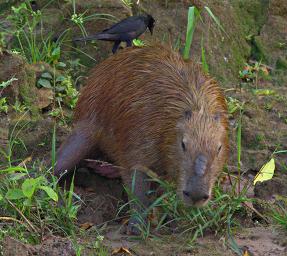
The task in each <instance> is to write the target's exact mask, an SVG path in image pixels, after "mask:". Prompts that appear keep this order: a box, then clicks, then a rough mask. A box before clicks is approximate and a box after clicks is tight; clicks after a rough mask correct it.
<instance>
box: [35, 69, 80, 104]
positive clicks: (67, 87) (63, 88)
mask: <svg viewBox="0 0 287 256" xmlns="http://www.w3.org/2000/svg"><path fill="white" fill-rule="evenodd" d="M37 85H38V87H39V88H41V87H44V88H48V89H53V90H54V91H55V99H56V100H57V102H59V103H64V104H65V105H66V106H67V107H69V108H71V109H73V108H74V107H75V106H76V103H77V100H78V94H79V93H78V91H77V90H76V89H75V88H74V86H73V82H72V79H71V77H70V76H63V75H59V76H57V77H55V78H54V76H53V75H52V74H50V73H49V72H45V73H43V74H42V75H41V77H40V78H39V80H38V81H37Z"/></svg>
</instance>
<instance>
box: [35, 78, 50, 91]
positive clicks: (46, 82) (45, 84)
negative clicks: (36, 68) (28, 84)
mask: <svg viewBox="0 0 287 256" xmlns="http://www.w3.org/2000/svg"><path fill="white" fill-rule="evenodd" d="M37 84H38V86H40V87H44V88H49V89H52V88H53V87H52V85H51V82H50V81H49V80H47V79H44V78H40V79H39V80H38V82H37Z"/></svg>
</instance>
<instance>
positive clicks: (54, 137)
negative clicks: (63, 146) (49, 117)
mask: <svg viewBox="0 0 287 256" xmlns="http://www.w3.org/2000/svg"><path fill="white" fill-rule="evenodd" d="M51 154H52V170H53V173H54V168H55V163H56V125H54V128H53V135H52V152H51Z"/></svg>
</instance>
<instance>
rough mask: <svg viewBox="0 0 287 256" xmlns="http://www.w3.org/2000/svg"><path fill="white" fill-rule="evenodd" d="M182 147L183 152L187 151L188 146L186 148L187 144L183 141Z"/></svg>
mask: <svg viewBox="0 0 287 256" xmlns="http://www.w3.org/2000/svg"><path fill="white" fill-rule="evenodd" d="M181 147H182V150H183V151H186V146H185V143H184V142H183V141H181Z"/></svg>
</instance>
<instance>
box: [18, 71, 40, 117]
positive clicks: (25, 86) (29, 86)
mask: <svg viewBox="0 0 287 256" xmlns="http://www.w3.org/2000/svg"><path fill="white" fill-rule="evenodd" d="M22 79H23V82H22V83H21V85H20V87H19V94H20V97H21V99H22V101H23V104H25V105H26V106H27V107H28V108H29V109H30V112H31V114H32V117H33V118H35V119H39V118H40V113H39V109H38V108H37V107H36V106H35V102H37V94H36V92H35V91H36V87H35V84H36V75H35V72H34V71H32V70H31V69H30V68H29V67H28V66H26V67H25V68H24V70H23V71H22Z"/></svg>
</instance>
